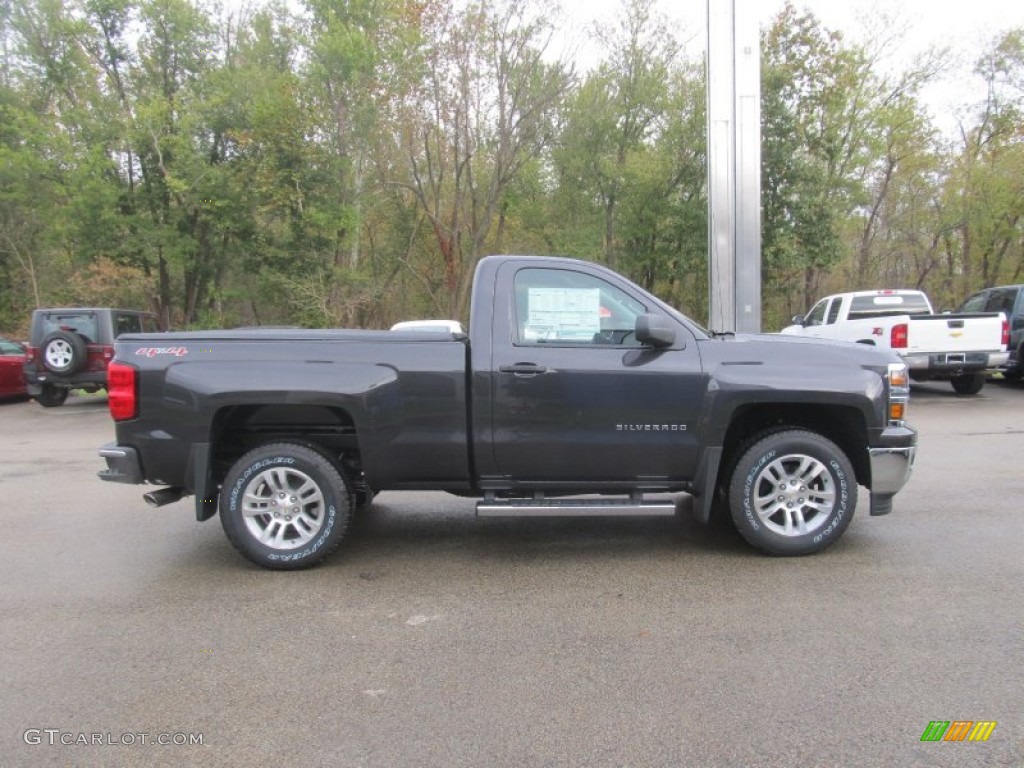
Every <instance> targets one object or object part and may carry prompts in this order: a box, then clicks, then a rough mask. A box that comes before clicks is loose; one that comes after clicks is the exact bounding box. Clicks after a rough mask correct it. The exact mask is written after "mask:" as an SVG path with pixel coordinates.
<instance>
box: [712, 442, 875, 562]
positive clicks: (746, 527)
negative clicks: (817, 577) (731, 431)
mask: <svg viewBox="0 0 1024 768" xmlns="http://www.w3.org/2000/svg"><path fill="white" fill-rule="evenodd" d="M729 506H730V512H731V515H732V519H733V522H734V523H735V524H736V529H737V530H738V531H739V532H740V535H741V536H743V538H744V539H746V540H747V541H748V542H749V543H750V544H752V545H753V546H755V547H756V548H757V549H759V550H761V551H762V552H766V553H768V554H771V555H809V554H812V553H814V552H820V551H821V550H823V549H825V548H826V547H828V546H829V545H831V544H833V543H834V542H835V541H836V540H837V539H838V538H839V537H840V536H842V535H843V532H844V531H845V530H846V527H847V526H848V525H849V524H850V520H851V518H852V517H853V513H854V510H855V509H856V507H857V482H856V477H855V475H854V473H853V468H852V466H851V465H850V461H849V459H848V458H847V457H846V454H845V453H843V451H842V450H841V449H840V448H839V446H837V445H836V444H835V443H833V442H832V441H831V440H828V439H827V438H825V437H822V436H821V435H819V434H817V433H814V432H808V431H805V430H797V429H794V430H786V431H783V432H776V433H774V434H770V435H766V436H765V437H763V438H762V439H760V440H758V441H757V442H755V443H754V444H753V445H752V446H751V447H750V448H749V449H748V450H747V451H746V452H745V453H743V455H742V456H740V458H739V461H737V462H736V466H735V469H734V470H733V473H732V476H731V480H730V482H729Z"/></svg>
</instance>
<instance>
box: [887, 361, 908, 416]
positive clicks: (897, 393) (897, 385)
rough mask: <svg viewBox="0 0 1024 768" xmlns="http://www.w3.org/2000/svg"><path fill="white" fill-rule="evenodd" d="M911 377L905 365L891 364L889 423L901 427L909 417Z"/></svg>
mask: <svg viewBox="0 0 1024 768" xmlns="http://www.w3.org/2000/svg"><path fill="white" fill-rule="evenodd" d="M909 401H910V377H909V376H908V375H907V366H906V364H905V363H889V408H888V414H889V423H890V424H892V425H900V424H902V423H903V420H904V419H905V418H906V417H907V403H908V402H909Z"/></svg>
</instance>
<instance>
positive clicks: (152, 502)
mask: <svg viewBox="0 0 1024 768" xmlns="http://www.w3.org/2000/svg"><path fill="white" fill-rule="evenodd" d="M184 495H185V489H184V488H161V489H160V490H157V491H150V492H149V493H144V494H142V498H143V499H145V500H146V503H147V504H149V506H151V507H162V506H163V505H164V504H173V503H174V502H176V501H178V500H179V499H180V498H181V497H182V496H184Z"/></svg>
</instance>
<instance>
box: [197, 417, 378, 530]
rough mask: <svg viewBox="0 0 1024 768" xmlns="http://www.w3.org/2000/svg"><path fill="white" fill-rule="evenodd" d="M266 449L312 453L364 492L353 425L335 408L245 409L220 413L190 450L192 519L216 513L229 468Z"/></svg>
mask: <svg viewBox="0 0 1024 768" xmlns="http://www.w3.org/2000/svg"><path fill="white" fill-rule="evenodd" d="M270 443H295V444H297V445H303V446H306V447H307V448H310V449H312V450H315V451H316V452H317V453H319V454H321V455H323V456H324V458H326V459H328V460H329V461H330V462H331V463H332V464H334V466H335V467H336V468H337V470H338V472H339V473H340V474H341V475H342V477H343V478H344V479H345V480H346V482H349V483H351V484H352V486H353V487H355V488H356V489H359V488H363V487H365V479H364V477H363V470H362V457H361V454H360V446H359V439H358V434H357V430H356V423H355V419H354V418H353V417H352V414H351V413H350V412H349V411H348V410H347V409H345V408H343V407H341V406H339V405H315V404H288V403H249V404H245V405H231V406H224V407H222V408H219V409H218V410H217V411H216V412H215V413H214V414H213V418H212V421H211V426H210V434H209V442H208V443H203V444H199V445H197V446H194V447H193V452H192V453H193V455H192V464H193V473H194V477H195V478H196V488H195V492H196V518H197V519H199V520H206V519H209V518H210V517H212V516H213V515H214V514H216V512H217V505H218V491H217V489H218V488H219V487H220V485H221V483H222V482H223V481H224V477H225V476H226V475H227V473H228V471H229V470H230V469H231V467H232V466H233V465H234V464H235V462H236V461H238V460H239V459H240V458H241V457H242V456H244V455H245V454H246V453H248V452H249V451H251V450H253V449H254V448H257V447H259V446H261V445H267V444H270Z"/></svg>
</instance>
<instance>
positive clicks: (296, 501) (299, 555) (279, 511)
mask: <svg viewBox="0 0 1024 768" xmlns="http://www.w3.org/2000/svg"><path fill="white" fill-rule="evenodd" d="M350 500H351V494H350V492H349V490H348V488H347V486H346V484H345V480H344V479H343V478H342V476H341V473H340V472H339V471H338V468H337V467H336V466H335V465H334V464H333V463H331V461H330V460H329V459H327V458H326V457H325V456H323V455H322V454H320V453H318V452H317V451H315V450H313V449H311V448H308V447H306V446H304V445H298V444H295V443H271V444H268V445H264V446H261V447H260V448H256V449H255V450H252V451H250V452H249V453H247V454H245V455H244V456H243V457H242V458H241V459H239V460H238V461H237V462H235V464H234V466H232V467H231V469H230V470H229V471H228V473H227V476H226V477H225V478H224V484H223V486H222V489H221V498H220V521H221V525H222V526H223V528H224V533H226V534H227V537H228V539H229V540H230V541H231V543H232V544H233V545H234V546H235V549H237V550H238V551H239V552H241V553H242V554H243V555H245V556H246V557H247V558H249V559H250V560H252V561H253V562H254V563H256V564H257V565H261V566H263V567H264V568H273V569H275V570H297V569H299V568H307V567H309V566H311V565H314V564H316V563H318V562H320V561H321V560H323V559H324V558H325V557H327V556H328V555H330V554H332V553H333V552H334V551H335V550H336V549H337V548H338V545H339V544H341V540H342V539H343V538H344V537H345V532H346V530H347V529H348V524H349V521H350V520H351V517H352V507H351V503H350ZM279 504H280V506H278V505H279ZM293 505H294V506H293ZM261 538H263V539H264V541H261V540H260V539H261ZM271 539H272V540H271ZM267 540H270V541H269V542H268V541H267Z"/></svg>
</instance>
